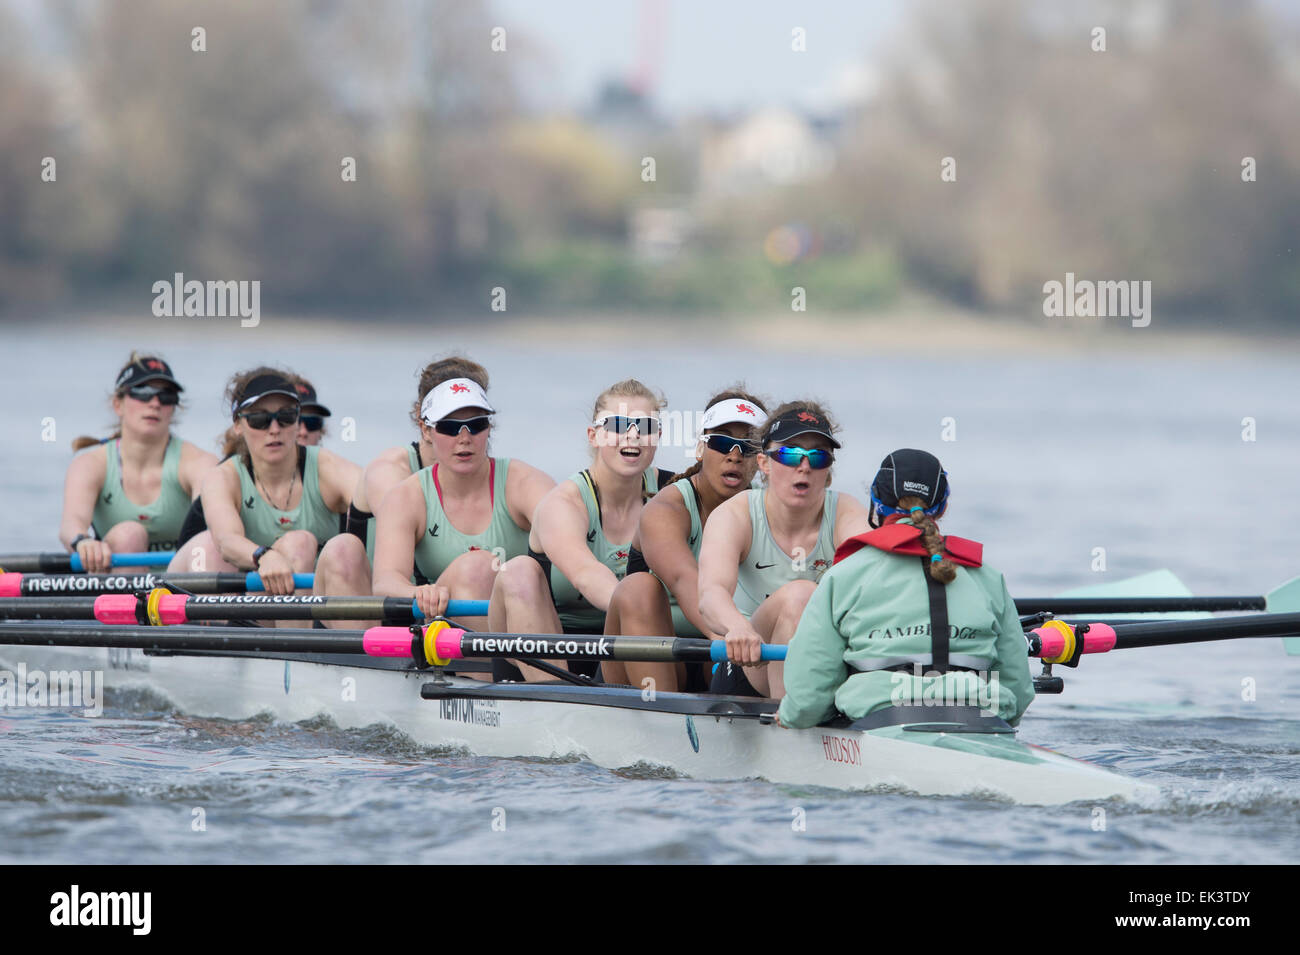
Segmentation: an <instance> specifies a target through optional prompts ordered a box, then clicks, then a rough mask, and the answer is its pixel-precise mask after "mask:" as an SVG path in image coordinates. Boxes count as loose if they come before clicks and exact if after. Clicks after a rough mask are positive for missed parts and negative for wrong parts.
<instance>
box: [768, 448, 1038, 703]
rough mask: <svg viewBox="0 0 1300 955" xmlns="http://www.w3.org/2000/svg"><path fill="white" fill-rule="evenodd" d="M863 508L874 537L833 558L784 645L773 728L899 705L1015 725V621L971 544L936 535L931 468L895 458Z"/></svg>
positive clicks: (1020, 684)
mask: <svg viewBox="0 0 1300 955" xmlns="http://www.w3.org/2000/svg"><path fill="white" fill-rule="evenodd" d="M871 502H872V505H873V510H872V515H871V525H872V527H873V528H877V529H876V530H872V531H870V532H869V533H865V534H860V535H858V536H857V537H853V538H850V539H849V540H848V541H846V542H845V543H844V544H843V545H842V546H841V547H840V548H839V549H838V550H837V551H836V554H835V566H834V567H832V568H831V570H830V571H829V572H828V573H827V574H826V575H825V576H824V577H822V579H821V582H820V583H819V584H818V585H817V590H816V592H815V593H814V594H813V596H812V599H810V600H809V601H808V606H807V608H806V609H805V610H804V615H803V619H802V620H801V621H800V623H799V628H798V630H797V631H796V632H795V636H794V640H793V641H792V642H791V644H790V650H789V657H788V658H787V659H786V663H785V699H783V700H782V701H781V709H780V711H779V718H780V722H781V724H782V725H783V726H789V727H808V726H816V725H817V724H818V723H821V722H823V721H824V720H826V719H829V718H830V717H833V716H834V715H835V713H836V711H837V710H838V711H839V712H840V713H843V714H844V715H845V716H847V717H849V718H850V719H861V718H862V717H864V716H866V715H867V714H868V713H871V712H873V711H875V710H881V709H886V708H888V707H889V706H891V705H894V704H896V703H898V702H899V701H900V700H901V701H906V702H909V703H920V702H921V701H924V700H943V701H946V702H951V701H956V702H958V703H960V704H968V705H977V706H979V707H980V708H981V709H984V710H993V711H995V712H996V713H997V714H998V715H999V716H1001V717H1002V718H1003V719H1005V720H1007V721H1008V722H1010V723H1011V724H1012V725H1014V724H1016V723H1018V722H1019V721H1020V717H1021V716H1022V715H1023V714H1024V712H1025V709H1026V708H1027V707H1028V706H1029V704H1030V703H1031V702H1032V701H1033V698H1034V683H1033V680H1032V678H1031V677H1030V674H1029V659H1028V654H1027V653H1026V652H1025V638H1024V633H1023V631H1022V629H1021V627H1020V617H1019V614H1018V613H1017V612H1016V604H1015V601H1014V600H1012V599H1011V595H1010V594H1009V593H1008V592H1007V585H1006V581H1005V580H1004V579H1003V577H1002V575H1001V574H999V573H998V572H997V571H996V570H994V569H993V568H992V567H988V566H986V565H984V564H983V562H982V556H983V546H982V545H981V544H978V543H976V542H975V541H969V540H963V539H962V538H960V537H951V536H949V537H943V536H941V535H940V533H939V528H938V526H937V525H936V523H935V522H936V521H937V520H938V519H939V518H940V517H942V516H943V514H944V511H945V510H946V509H947V507H948V476H947V474H946V473H945V472H944V470H943V466H942V465H941V464H940V463H939V461H938V459H937V458H935V457H934V455H932V454H928V453H926V452H925V451H915V450H911V449H904V450H901V451H895V452H894V453H893V454H891V455H889V456H888V457H887V458H885V460H884V461H882V462H881V464H880V471H879V473H878V474H877V475H876V479H875V481H874V482H873V484H872V487H871ZM882 518H883V526H882V525H881V519H882ZM922 669H924V670H925V671H926V675H922V674H921V671H922ZM899 671H901V672H899ZM939 674H942V675H939ZM990 674H992V675H994V676H995V677H996V679H994V678H992V677H990Z"/></svg>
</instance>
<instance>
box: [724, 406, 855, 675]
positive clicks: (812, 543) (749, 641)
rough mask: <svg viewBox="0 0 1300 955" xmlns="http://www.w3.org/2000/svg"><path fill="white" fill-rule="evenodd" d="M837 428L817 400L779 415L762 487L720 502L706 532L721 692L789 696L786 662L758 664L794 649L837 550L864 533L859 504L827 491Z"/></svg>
mask: <svg viewBox="0 0 1300 955" xmlns="http://www.w3.org/2000/svg"><path fill="white" fill-rule="evenodd" d="M835 430H836V429H835V427H834V425H833V424H832V423H831V419H830V416H829V415H828V414H827V413H826V411H825V410H824V409H823V408H822V407H821V406H820V405H818V404H817V403H816V402H812V401H792V402H787V403H786V404H783V405H781V406H780V407H779V408H777V409H776V410H775V411H773V412H772V415H771V417H770V418H768V420H767V424H766V425H765V426H764V427H763V431H762V433H761V435H760V441H761V443H762V447H763V451H762V453H761V454H760V455H759V458H758V467H759V470H760V471H761V472H762V475H763V483H764V485H765V486H764V487H762V488H758V489H755V490H752V491H745V492H743V493H741V494H737V495H736V496H735V497H733V498H732V499H731V500H729V501H727V502H726V503H725V504H723V505H721V506H720V507H719V508H718V509H717V510H716V511H715V512H714V514H713V517H712V518H711V519H710V521H709V524H708V526H707V527H706V528H705V530H704V543H703V544H702V546H701V547H700V614H701V616H702V617H703V618H704V622H705V624H706V625H707V626H708V628H709V629H710V630H711V631H713V632H714V633H721V634H725V639H726V641H727V657H728V662H727V663H725V664H722V665H721V666H719V667H718V669H717V671H716V673H715V674H714V679H713V684H712V686H711V687H710V689H711V690H712V691H713V692H715V693H732V694H739V695H758V696H770V697H774V698H779V697H780V696H781V695H782V694H783V692H784V686H783V684H782V682H781V664H780V663H771V664H760V662H759V660H760V654H761V647H762V645H763V644H764V643H773V644H783V643H789V642H790V638H791V636H793V635H794V631H795V627H797V626H798V624H799V615H800V614H801V613H802V612H803V608H804V604H806V603H807V602H808V598H809V597H811V596H812V592H813V589H814V587H815V586H816V582H817V580H818V579H819V578H820V577H821V575H822V574H823V573H824V572H825V571H826V569H827V568H829V567H830V565H831V558H832V557H833V556H834V554H835V548H836V547H838V546H839V545H840V544H841V543H842V542H843V541H845V540H847V539H848V538H849V537H851V536H853V535H854V534H856V533H858V532H859V531H861V530H862V529H863V528H865V527H866V526H867V514H866V511H865V510H864V509H863V507H862V505H861V504H859V503H858V502H857V501H856V500H855V499H853V498H852V497H850V496H849V495H847V494H840V493H837V492H835V491H832V490H830V488H829V486H828V485H829V484H830V478H831V471H830V468H831V464H832V463H833V462H834V460H835V456H834V454H833V451H834V450H835V449H838V448H839V447H840V443H839V441H837V440H836V439H835V437H834V434H833V433H834V431H835ZM742 666H744V667H753V668H754V669H751V670H750V671H749V673H748V678H746V674H745V673H744V672H742V671H741V669H740V667H742Z"/></svg>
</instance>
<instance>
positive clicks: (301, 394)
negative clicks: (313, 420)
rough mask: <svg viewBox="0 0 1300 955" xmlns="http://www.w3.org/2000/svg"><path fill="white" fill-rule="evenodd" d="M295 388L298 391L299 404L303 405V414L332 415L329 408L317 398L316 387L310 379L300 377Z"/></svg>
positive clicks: (324, 416)
mask: <svg viewBox="0 0 1300 955" xmlns="http://www.w3.org/2000/svg"><path fill="white" fill-rule="evenodd" d="M294 388H296V389H297V391H298V404H299V405H301V406H302V413H303V414H314V415H320V416H321V417H322V418H328V417H329V416H330V410H329V408H326V407H325V406H324V405H323V404H321V403H320V402H319V401H317V400H316V388H315V387H314V386H313V385H312V383H311V382H310V381H307V380H306V379H303V378H299V379H298V381H297V382H296V383H295V384H294Z"/></svg>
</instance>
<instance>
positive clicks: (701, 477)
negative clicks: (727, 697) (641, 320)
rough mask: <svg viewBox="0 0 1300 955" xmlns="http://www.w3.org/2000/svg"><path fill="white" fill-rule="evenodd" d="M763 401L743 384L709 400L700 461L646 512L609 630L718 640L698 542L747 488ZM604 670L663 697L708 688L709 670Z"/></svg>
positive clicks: (650, 666)
mask: <svg viewBox="0 0 1300 955" xmlns="http://www.w3.org/2000/svg"><path fill="white" fill-rule="evenodd" d="M764 404H765V403H764V402H763V401H760V400H759V399H758V398H756V397H755V396H754V395H751V394H749V393H748V392H746V391H744V390H742V388H740V387H737V388H732V389H728V390H727V391H723V392H722V393H721V394H717V395H714V396H713V397H712V398H710V399H709V403H708V405H707V407H706V409H705V411H704V417H703V419H702V421H701V427H700V440H699V443H698V444H697V445H696V448H695V464H693V465H691V467H690V468H688V469H687V470H686V471H685V473H683V474H679V475H676V476H675V477H674V478H673V479H672V480H671V482H670V483H669V485H668V488H667V489H666V491H668V493H663V494H657V495H655V496H654V497H653V498H651V499H650V500H649V501H648V502H646V506H645V508H644V510H642V512H641V519H640V522H639V524H638V528H637V536H636V539H635V540H634V541H633V544H632V554H631V556H630V557H629V558H628V568H627V576H626V577H625V578H624V579H623V581H622V582H621V583H620V584H619V585H618V586H617V587H615V588H614V594H613V596H612V597H611V598H610V602H609V612H608V614H607V615H606V617H605V632H606V633H608V634H637V635H644V636H655V635H658V634H666V633H675V634H676V635H677V636H679V637H700V636H707V637H708V638H709V639H713V640H716V639H718V636H717V635H716V634H714V633H713V632H712V631H710V630H709V628H708V625H707V624H705V622H704V619H703V617H701V615H700V599H699V593H700V592H699V579H700V574H699V558H700V542H701V538H702V537H703V529H704V527H705V526H707V524H708V521H709V517H710V516H711V515H712V514H713V512H714V511H715V510H716V509H717V508H718V507H719V506H720V505H721V504H722V503H724V502H725V501H728V500H730V499H731V498H733V497H735V496H736V495H737V494H740V493H741V492H743V491H746V490H748V489H749V486H750V482H751V481H752V480H753V477H754V472H755V470H756V469H757V467H758V459H757V456H758V447H759V445H758V435H759V430H760V429H761V428H762V427H763V425H764V424H765V423H766V422H767V412H766V411H764V410H763V408H764ZM601 671H602V677H603V679H604V680H605V682H607V683H630V684H631V685H632V686H646V685H652V686H654V687H655V688H656V689H658V690H662V691H665V692H672V691H675V690H678V689H697V690H703V689H705V688H706V687H707V686H708V680H707V678H706V674H707V672H708V669H707V667H706V666H704V665H701V666H699V667H692V668H690V669H688V668H687V666H686V665H685V664H682V663H677V664H672V663H631V662H629V663H622V662H619V661H606V662H605V663H603V664H602V665H601ZM697 678H698V679H697ZM647 680H649V681H651V682H650V683H649V684H647V683H646V681H647Z"/></svg>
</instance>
